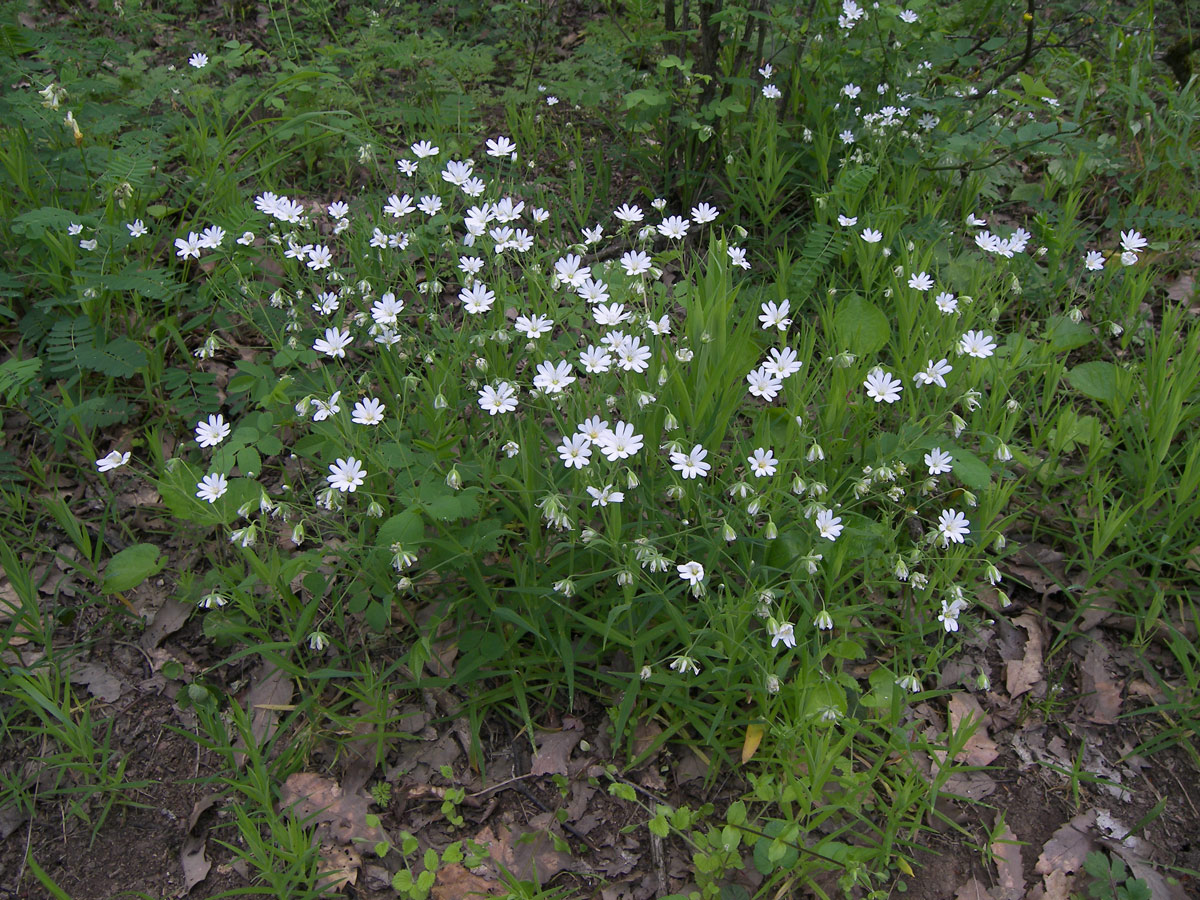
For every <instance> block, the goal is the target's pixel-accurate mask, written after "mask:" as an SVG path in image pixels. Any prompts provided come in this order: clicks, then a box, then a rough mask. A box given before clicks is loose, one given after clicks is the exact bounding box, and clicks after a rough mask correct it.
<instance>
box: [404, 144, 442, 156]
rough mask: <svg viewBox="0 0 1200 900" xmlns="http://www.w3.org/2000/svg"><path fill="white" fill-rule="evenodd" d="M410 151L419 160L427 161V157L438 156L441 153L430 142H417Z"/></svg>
mask: <svg viewBox="0 0 1200 900" xmlns="http://www.w3.org/2000/svg"><path fill="white" fill-rule="evenodd" d="M409 149H410V150H411V151H412V155H413V156H415V157H417V159H425V158H426V157H430V156H437V155H438V153H440V152H441V151H440V150H438V148H437V147H435V146H434V145H433V144H431V143H430V142H429V141H417V142H416V143H415V144H413V145H412V146H411V147H409Z"/></svg>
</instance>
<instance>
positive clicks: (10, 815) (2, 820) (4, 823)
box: [0, 806, 27, 841]
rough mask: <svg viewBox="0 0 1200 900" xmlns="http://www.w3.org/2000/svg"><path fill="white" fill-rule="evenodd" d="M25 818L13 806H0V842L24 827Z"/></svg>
mask: <svg viewBox="0 0 1200 900" xmlns="http://www.w3.org/2000/svg"><path fill="white" fill-rule="evenodd" d="M26 818H27V816H26V815H25V813H23V812H21V810H19V809H18V808H17V807H15V806H0V841H3V840H4V839H5V838H7V837H8V836H9V835H10V834H12V833H13V832H14V831H16V830H17V829H18V828H20V827H21V826H22V825H24V824H25V820H26Z"/></svg>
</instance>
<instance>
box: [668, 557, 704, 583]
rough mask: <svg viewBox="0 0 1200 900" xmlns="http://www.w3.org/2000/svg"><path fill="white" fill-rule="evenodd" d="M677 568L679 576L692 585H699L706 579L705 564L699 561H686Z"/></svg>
mask: <svg viewBox="0 0 1200 900" xmlns="http://www.w3.org/2000/svg"><path fill="white" fill-rule="evenodd" d="M675 568H676V571H678V572H679V577H680V578H682V579H683V580H684V581H686V582H687V583H688V584H690V585H693V586H694V585H698V584H701V583H703V581H704V566H702V565H700V563H698V562H695V561H692V562H685V563H682V564H680V565H678V566H676V567H675Z"/></svg>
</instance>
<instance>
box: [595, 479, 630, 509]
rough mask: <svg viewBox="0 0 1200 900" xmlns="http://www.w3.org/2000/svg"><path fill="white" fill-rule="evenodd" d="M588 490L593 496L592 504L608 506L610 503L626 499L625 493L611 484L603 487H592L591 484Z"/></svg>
mask: <svg viewBox="0 0 1200 900" xmlns="http://www.w3.org/2000/svg"><path fill="white" fill-rule="evenodd" d="M587 492H588V494H589V495H591V497H592V506H608V504H610V503H621V502H622V501H624V499H625V494H624V493H622V492H621V491H618V490H616V489H615V487H614V486H613V485H611V484H606V485H605V486H604V487H602V488H596V487H592V486H591V485H590V484H589V485H588V487H587Z"/></svg>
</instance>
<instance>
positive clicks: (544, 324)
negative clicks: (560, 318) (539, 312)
mask: <svg viewBox="0 0 1200 900" xmlns="http://www.w3.org/2000/svg"><path fill="white" fill-rule="evenodd" d="M513 325H514V327H515V328H516V329H517V331H519V332H521V333H522V334H523V335H525V337H527V338H529V339H530V340H533V339H535V338H539V337H541V336H542V335H543V334H547V333H549V332H550V330H551V329H553V328H554V321H553V320H552V319H549V318H547V317H546V316H533V317H530V316H517V320H516V322H514V323H513Z"/></svg>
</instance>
